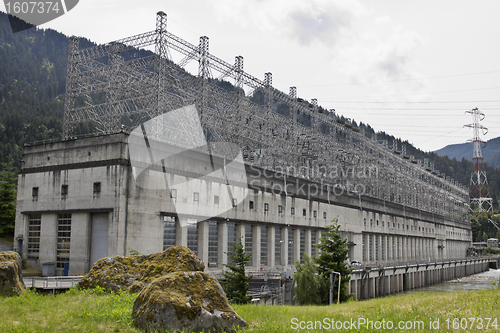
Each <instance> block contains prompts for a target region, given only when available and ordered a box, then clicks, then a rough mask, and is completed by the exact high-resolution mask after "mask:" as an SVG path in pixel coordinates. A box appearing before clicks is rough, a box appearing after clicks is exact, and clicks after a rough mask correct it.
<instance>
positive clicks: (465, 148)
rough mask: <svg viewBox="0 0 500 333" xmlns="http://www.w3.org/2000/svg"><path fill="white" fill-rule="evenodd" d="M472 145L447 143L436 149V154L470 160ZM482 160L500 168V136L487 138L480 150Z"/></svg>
mask: <svg viewBox="0 0 500 333" xmlns="http://www.w3.org/2000/svg"><path fill="white" fill-rule="evenodd" d="M473 151H474V145H473V143H472V142H467V143H461V144H454V145H448V146H446V147H444V148H441V149H439V150H436V151H435V153H436V154H437V155H438V156H448V158H450V159H453V158H455V159H456V160H458V161H459V160H461V159H462V158H465V159H466V160H468V161H472V153H473ZM481 152H482V155H483V158H484V162H485V163H486V164H488V165H489V166H491V167H493V168H495V169H496V168H500V137H498V138H494V139H491V140H488V141H487V142H486V146H485V147H484V148H483V149H482V150H481Z"/></svg>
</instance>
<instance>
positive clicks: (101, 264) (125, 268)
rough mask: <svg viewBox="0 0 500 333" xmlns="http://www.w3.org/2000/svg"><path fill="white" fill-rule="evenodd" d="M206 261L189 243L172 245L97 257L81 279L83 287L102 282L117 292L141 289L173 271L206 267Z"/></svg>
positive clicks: (103, 286) (80, 284)
mask: <svg viewBox="0 0 500 333" xmlns="http://www.w3.org/2000/svg"><path fill="white" fill-rule="evenodd" d="M204 270H205V264H204V263H203V261H201V260H200V258H198V257H197V256H196V254H194V252H193V251H191V250H190V249H188V248H187V247H182V246H173V247H169V248H168V249H166V250H165V251H163V252H159V253H155V254H150V255H136V256H128V257H123V256H116V257H109V258H102V259H100V260H98V261H97V262H96V263H95V264H94V265H93V266H92V269H91V270H90V272H88V273H87V274H86V275H85V276H84V277H83V279H82V280H81V281H80V283H79V286H80V288H84V289H89V288H95V287H97V286H100V287H102V288H104V289H107V290H112V291H115V292H118V291H120V290H127V291H130V292H139V291H140V290H142V288H144V286H145V285H147V284H148V283H149V282H151V281H153V280H154V279H155V278H157V277H160V276H163V275H165V274H168V273H172V272H179V271H180V272H195V271H204Z"/></svg>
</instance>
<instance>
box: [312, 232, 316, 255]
mask: <svg viewBox="0 0 500 333" xmlns="http://www.w3.org/2000/svg"><path fill="white" fill-rule="evenodd" d="M315 244H316V230H311V257H313V258H314V257H316V249H317V248H316V246H314V245H315Z"/></svg>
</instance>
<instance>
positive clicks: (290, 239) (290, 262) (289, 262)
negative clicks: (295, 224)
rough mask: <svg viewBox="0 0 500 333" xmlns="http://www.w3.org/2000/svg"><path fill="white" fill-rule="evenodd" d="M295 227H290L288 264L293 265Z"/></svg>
mask: <svg viewBox="0 0 500 333" xmlns="http://www.w3.org/2000/svg"><path fill="white" fill-rule="evenodd" d="M293 262H294V260H293V229H292V228H290V227H288V265H293Z"/></svg>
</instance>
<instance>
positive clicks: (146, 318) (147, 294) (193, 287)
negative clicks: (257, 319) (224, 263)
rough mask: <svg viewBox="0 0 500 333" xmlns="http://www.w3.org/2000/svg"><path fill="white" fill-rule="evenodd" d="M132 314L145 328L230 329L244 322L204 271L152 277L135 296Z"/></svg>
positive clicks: (212, 279) (163, 330)
mask: <svg viewBox="0 0 500 333" xmlns="http://www.w3.org/2000/svg"><path fill="white" fill-rule="evenodd" d="M132 316H133V317H134V319H135V323H136V325H137V326H138V327H140V328H143V329H145V330H146V332H156V331H158V332H165V330H168V331H169V332H172V331H181V330H182V331H192V332H222V331H224V332H231V331H234V330H235V329H236V328H238V327H240V328H241V327H246V326H248V324H247V322H246V321H244V320H243V319H242V318H241V317H240V316H238V314H236V312H234V310H233V308H232V307H231V306H230V305H229V303H228V301H227V298H226V295H225V293H224V291H223V290H222V287H221V286H220V284H219V282H218V281H217V280H216V279H214V278H213V277H212V276H211V275H210V274H208V273H204V272H176V273H170V274H166V275H164V276H162V277H159V278H157V279H155V280H153V281H152V282H151V283H150V284H149V285H147V286H146V287H145V288H144V289H143V290H142V291H141V292H140V294H139V295H138V296H137V298H136V300H135V302H134V307H133V310H132Z"/></svg>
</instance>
